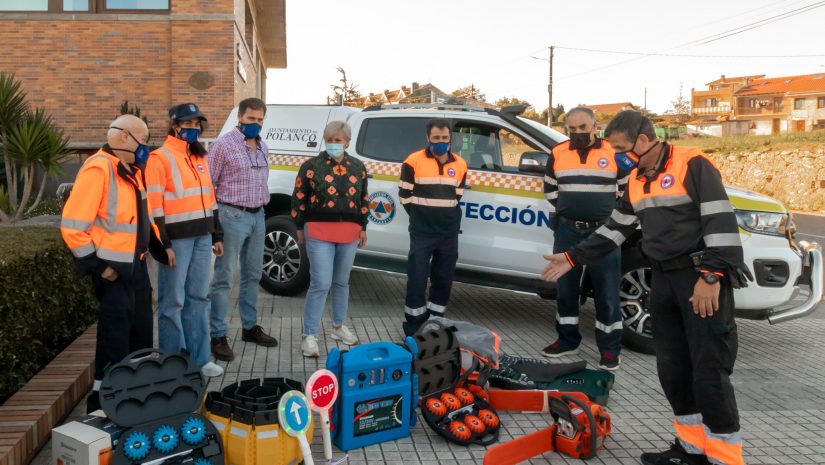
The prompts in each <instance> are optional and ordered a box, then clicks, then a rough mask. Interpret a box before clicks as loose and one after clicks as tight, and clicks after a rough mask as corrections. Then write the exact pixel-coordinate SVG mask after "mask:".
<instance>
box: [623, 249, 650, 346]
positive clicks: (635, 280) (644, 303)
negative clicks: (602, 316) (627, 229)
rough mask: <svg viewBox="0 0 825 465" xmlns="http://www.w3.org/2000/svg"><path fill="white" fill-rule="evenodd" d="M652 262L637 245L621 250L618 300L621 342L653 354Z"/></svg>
mask: <svg viewBox="0 0 825 465" xmlns="http://www.w3.org/2000/svg"><path fill="white" fill-rule="evenodd" d="M650 278H651V270H650V265H649V264H648V263H647V261H646V260H645V258H644V257H643V256H642V253H641V251H640V250H639V249H638V248H636V247H634V248H632V249H627V250H622V281H621V283H620V284H619V299H620V304H619V305H620V306H621V311H622V322H623V325H624V326H623V328H622V343H623V344H624V345H625V346H626V347H627V348H628V349H631V350H634V351H636V352H641V353H644V354H654V353H656V350H655V348H654V346H653V318H652V317H651V315H650V309H649V303H650Z"/></svg>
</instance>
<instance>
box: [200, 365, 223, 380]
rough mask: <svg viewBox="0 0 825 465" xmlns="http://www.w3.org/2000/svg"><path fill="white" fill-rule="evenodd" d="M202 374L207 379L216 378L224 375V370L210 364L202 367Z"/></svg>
mask: <svg viewBox="0 0 825 465" xmlns="http://www.w3.org/2000/svg"><path fill="white" fill-rule="evenodd" d="M201 374H202V375H203V376H206V377H207V378H214V377H215V376H220V375H222V374H223V368H221V366H220V365H218V364H216V363H213V362H209V363H207V364H206V365H204V366H202V367H201Z"/></svg>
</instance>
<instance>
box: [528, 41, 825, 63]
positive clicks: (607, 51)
mask: <svg viewBox="0 0 825 465" xmlns="http://www.w3.org/2000/svg"><path fill="white" fill-rule="evenodd" d="M556 48H557V49H560V50H572V51H577V52H588V53H606V54H614V55H641V56H658V57H678V58H816V57H825V53H818V54H817V53H811V54H804V55H695V54H689V53H659V52H630V51H625V50H600V49H592V48H580V47H564V46H558V45H557V46H556ZM530 58H534V59H536V60H545V61H546V60H547V59H546V58H538V57H535V56H531V57H530Z"/></svg>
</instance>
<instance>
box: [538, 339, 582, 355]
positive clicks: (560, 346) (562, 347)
mask: <svg viewBox="0 0 825 465" xmlns="http://www.w3.org/2000/svg"><path fill="white" fill-rule="evenodd" d="M578 353H579V347H578V346H575V347H574V346H571V345H567V344H565V343H563V342H561V339H559V340H557V341H556V342H554V343H552V344H550V345H549V346H547V347H545V348H544V349H542V351H541V355H544V356H545V357H549V358H558V357H564V356H565V355H576V354H578Z"/></svg>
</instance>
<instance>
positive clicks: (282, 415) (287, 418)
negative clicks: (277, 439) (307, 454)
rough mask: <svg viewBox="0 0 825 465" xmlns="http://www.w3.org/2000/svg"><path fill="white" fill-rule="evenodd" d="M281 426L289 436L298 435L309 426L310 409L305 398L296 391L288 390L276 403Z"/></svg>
mask: <svg viewBox="0 0 825 465" xmlns="http://www.w3.org/2000/svg"><path fill="white" fill-rule="evenodd" d="M278 419H279V421H280V423H281V427H282V428H283V429H284V430H285V431H286V433H287V434H289V435H290V436H299V435H302V434H304V433H305V432H306V430H307V428H309V419H310V410H309V403H308V402H307V398H306V397H305V396H304V394H303V393H301V392H298V391H289V392H287V393H286V394H284V395H283V397H281V401H280V403H279V405H278Z"/></svg>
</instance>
